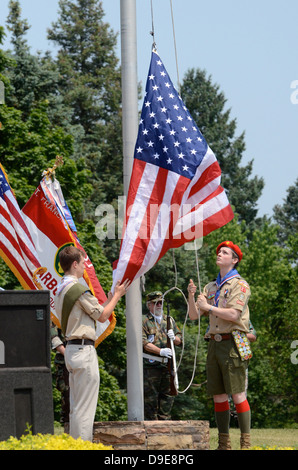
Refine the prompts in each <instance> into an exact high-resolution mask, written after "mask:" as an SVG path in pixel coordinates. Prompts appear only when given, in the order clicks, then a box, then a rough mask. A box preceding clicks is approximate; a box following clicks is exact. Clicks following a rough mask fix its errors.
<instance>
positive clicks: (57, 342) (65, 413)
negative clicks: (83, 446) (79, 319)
mask: <svg viewBox="0 0 298 470" xmlns="http://www.w3.org/2000/svg"><path fill="white" fill-rule="evenodd" d="M51 341H52V350H53V351H55V353H56V355H55V360H54V365H55V373H54V377H55V379H56V388H57V390H59V392H61V417H60V422H61V424H64V425H65V424H66V423H69V373H68V370H67V368H66V365H65V360H64V352H65V344H64V341H63V337H62V333H61V330H58V328H57V326H56V325H55V324H54V323H52V327H51Z"/></svg>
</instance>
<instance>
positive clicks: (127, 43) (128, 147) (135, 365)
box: [120, 0, 144, 421]
mask: <svg viewBox="0 0 298 470" xmlns="http://www.w3.org/2000/svg"><path fill="white" fill-rule="evenodd" d="M120 11H121V70H122V136H123V184H124V194H125V196H127V192H128V187H129V182H130V176H131V171H132V165H133V155H134V147H135V143H136V138H137V131H138V78H137V76H138V74H137V38H136V36H137V34H136V0H120ZM126 349H127V412H128V420H129V421H143V419H144V404H143V345H142V298H141V289H140V280H139V279H138V280H137V281H134V283H133V284H132V285H131V287H130V289H129V291H128V292H127V294H126Z"/></svg>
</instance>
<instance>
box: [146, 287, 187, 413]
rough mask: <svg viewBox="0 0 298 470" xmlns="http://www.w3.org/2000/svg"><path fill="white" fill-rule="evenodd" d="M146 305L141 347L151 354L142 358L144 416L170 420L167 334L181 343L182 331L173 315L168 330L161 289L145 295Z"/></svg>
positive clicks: (170, 354) (170, 404)
mask: <svg viewBox="0 0 298 470" xmlns="http://www.w3.org/2000/svg"><path fill="white" fill-rule="evenodd" d="M147 307H148V309H149V312H148V313H147V314H146V315H143V350H144V353H145V356H146V355H149V356H151V357H150V358H146V357H145V358H144V419H145V420H170V419H171V410H172V406H173V403H174V396H171V377H170V374H169V370H168V365H167V361H168V359H169V358H171V357H172V350H171V349H170V348H167V340H168V337H169V338H170V339H172V340H173V342H174V344H175V345H176V346H179V345H181V343H182V341H181V332H180V330H179V328H178V327H177V326H176V324H175V321H174V320H173V319H172V327H173V328H172V329H170V330H169V331H167V318H166V316H165V315H164V314H163V297H162V293H161V292H152V293H150V294H148V295H147ZM155 358H156V359H155Z"/></svg>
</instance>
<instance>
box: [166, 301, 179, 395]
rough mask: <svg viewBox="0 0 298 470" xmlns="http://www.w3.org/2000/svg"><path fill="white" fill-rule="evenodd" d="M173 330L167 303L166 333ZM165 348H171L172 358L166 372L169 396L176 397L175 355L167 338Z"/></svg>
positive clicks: (171, 342)
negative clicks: (169, 383)
mask: <svg viewBox="0 0 298 470" xmlns="http://www.w3.org/2000/svg"><path fill="white" fill-rule="evenodd" d="M171 329H173V324H172V318H171V316H170V305H169V303H167V332H168V331H169V330H171ZM167 348H171V350H172V357H171V359H169V360H168V370H169V374H170V377H171V393H170V394H171V396H176V395H178V387H179V385H178V377H177V367H176V354H175V347H174V342H173V340H172V339H170V338H169V337H168V339H167Z"/></svg>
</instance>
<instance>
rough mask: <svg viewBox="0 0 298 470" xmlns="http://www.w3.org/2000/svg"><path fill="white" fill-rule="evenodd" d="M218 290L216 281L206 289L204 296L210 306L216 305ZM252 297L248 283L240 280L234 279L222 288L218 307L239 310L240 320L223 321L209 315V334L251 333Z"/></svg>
mask: <svg viewBox="0 0 298 470" xmlns="http://www.w3.org/2000/svg"><path fill="white" fill-rule="evenodd" d="M216 290H217V286H216V283H215V281H213V282H210V283H209V284H207V285H206V286H205V288H204V291H203V294H204V295H205V297H206V298H207V302H208V304H209V305H210V306H211V305H214V297H215V293H216ZM249 297H250V288H249V285H248V284H247V282H246V281H245V280H244V279H242V278H241V277H240V276H239V278H238V277H237V278H233V279H231V280H229V281H227V282H225V284H224V285H223V286H222V288H221V290H220V295H219V300H218V307H219V308H234V309H235V310H239V311H240V312H239V317H238V320H236V321H234V322H231V321H228V320H223V319H222V318H219V317H217V316H215V315H214V313H213V314H212V315H209V321H210V329H209V332H208V333H209V334H212V335H215V334H217V333H219V334H224V333H231V332H232V331H233V330H236V329H238V330H241V331H244V332H245V333H248V332H249V308H248V305H247V304H248V300H249Z"/></svg>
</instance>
